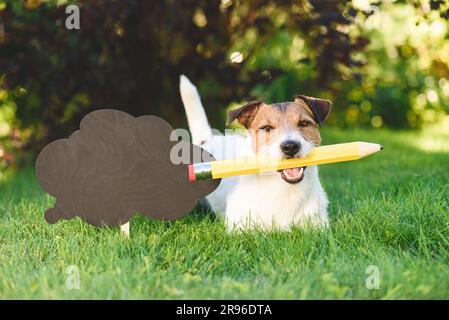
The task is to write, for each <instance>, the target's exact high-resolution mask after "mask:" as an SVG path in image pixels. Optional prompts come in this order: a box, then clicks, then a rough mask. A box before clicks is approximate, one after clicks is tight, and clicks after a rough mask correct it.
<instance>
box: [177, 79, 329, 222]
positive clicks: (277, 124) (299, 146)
mask: <svg viewBox="0 0 449 320" xmlns="http://www.w3.org/2000/svg"><path fill="white" fill-rule="evenodd" d="M180 92H181V98H182V102H183V104H184V108H185V111H186V114H187V120H188V124H189V130H190V134H191V138H192V143H194V144H197V145H200V146H201V147H202V148H204V149H205V150H207V151H208V152H209V153H210V154H212V155H213V156H214V157H215V158H216V159H217V160H222V159H225V158H234V157H246V156H255V155H261V154H266V155H269V156H271V157H275V158H276V159H279V160H281V159H288V158H302V157H305V156H307V155H308V154H309V152H310V151H311V150H312V148H313V147H315V146H319V145H320V143H321V137H320V134H319V130H318V128H319V126H321V124H322V123H323V122H324V120H325V119H326V118H327V116H328V114H329V112H330V110H331V107H332V102H331V101H329V100H324V99H317V98H313V97H309V96H304V95H299V96H297V97H296V98H295V100H294V101H291V102H282V103H273V104H265V103H264V102H262V101H260V100H256V101H252V102H249V103H247V104H246V105H244V106H242V107H240V108H238V109H236V110H232V111H230V112H229V113H228V119H227V125H229V124H231V122H233V121H234V120H237V121H238V122H239V123H240V124H241V125H242V126H243V127H244V128H245V129H246V130H245V134H238V133H237V134H236V133H233V134H228V133H226V134H224V135H223V134H220V133H219V132H214V130H212V129H211V127H210V125H209V123H208V120H207V117H206V113H205V111H204V108H203V105H202V103H201V99H200V96H199V94H198V91H197V89H196V87H195V86H194V85H193V84H192V83H191V82H190V80H189V79H188V78H187V77H186V76H184V75H181V77H180ZM206 200H207V204H208V205H209V206H210V208H211V209H212V211H213V212H215V213H216V214H218V216H220V217H222V218H224V220H225V222H226V225H227V228H228V229H229V230H234V229H237V230H248V229H253V228H259V229H262V230H290V229H291V228H292V227H293V226H298V227H305V226H312V227H314V228H321V227H326V226H328V213H327V207H328V199H327V195H326V193H325V191H324V190H323V188H322V186H321V183H320V180H319V177H318V168H317V167H316V166H310V167H307V168H306V167H302V168H292V169H285V170H280V171H277V172H270V173H269V174H263V173H260V174H250V175H242V176H237V177H229V178H224V179H223V180H222V182H221V184H220V186H219V187H218V188H217V189H216V190H215V191H214V192H213V193H211V194H210V195H208V196H207V197H206Z"/></svg>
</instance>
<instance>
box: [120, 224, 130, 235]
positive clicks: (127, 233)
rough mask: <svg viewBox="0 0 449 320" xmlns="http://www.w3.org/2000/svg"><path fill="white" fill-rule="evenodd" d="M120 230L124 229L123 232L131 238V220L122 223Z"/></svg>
mask: <svg viewBox="0 0 449 320" xmlns="http://www.w3.org/2000/svg"><path fill="white" fill-rule="evenodd" d="M120 230H122V232H123V234H124V236H125V237H126V238H129V221H128V222H127V223H125V224H122V225H121V226H120Z"/></svg>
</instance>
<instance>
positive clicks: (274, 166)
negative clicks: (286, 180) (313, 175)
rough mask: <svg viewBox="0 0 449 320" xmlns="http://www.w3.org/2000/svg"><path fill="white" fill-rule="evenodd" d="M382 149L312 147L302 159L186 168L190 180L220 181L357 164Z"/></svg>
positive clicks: (251, 160)
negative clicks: (351, 162)
mask: <svg viewBox="0 0 449 320" xmlns="http://www.w3.org/2000/svg"><path fill="white" fill-rule="evenodd" d="M382 149H383V146H382V145H380V144H376V143H368V142H358V141H357V142H348V143H340V144H333V145H328V146H321V147H315V148H313V149H312V151H310V153H309V155H308V156H307V157H304V158H292V159H285V160H276V159H273V158H269V157H267V156H258V157H251V158H236V159H227V160H217V161H211V162H201V163H195V164H193V165H189V180H190V181H198V180H207V179H219V178H226V177H231V176H238V175H243V174H254V173H262V172H268V171H277V170H284V169H288V168H297V167H308V166H313V165H319V164H326V163H335V162H343V161H351V160H358V159H361V158H363V157H366V156H368V155H370V154H373V153H376V152H378V151H380V150H382Z"/></svg>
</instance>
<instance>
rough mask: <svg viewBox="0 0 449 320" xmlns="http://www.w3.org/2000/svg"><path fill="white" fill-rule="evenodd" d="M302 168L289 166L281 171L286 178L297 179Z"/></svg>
mask: <svg viewBox="0 0 449 320" xmlns="http://www.w3.org/2000/svg"><path fill="white" fill-rule="evenodd" d="M303 170H304V169H303V168H290V169H284V170H283V172H284V175H285V176H286V177H287V178H288V179H299V178H300V177H301V175H302V171H303Z"/></svg>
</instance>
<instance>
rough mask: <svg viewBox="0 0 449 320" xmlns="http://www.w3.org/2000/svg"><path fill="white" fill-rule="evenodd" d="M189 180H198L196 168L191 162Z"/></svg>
mask: <svg viewBox="0 0 449 320" xmlns="http://www.w3.org/2000/svg"><path fill="white" fill-rule="evenodd" d="M189 181H196V176H195V170H194V169H193V164H189Z"/></svg>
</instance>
